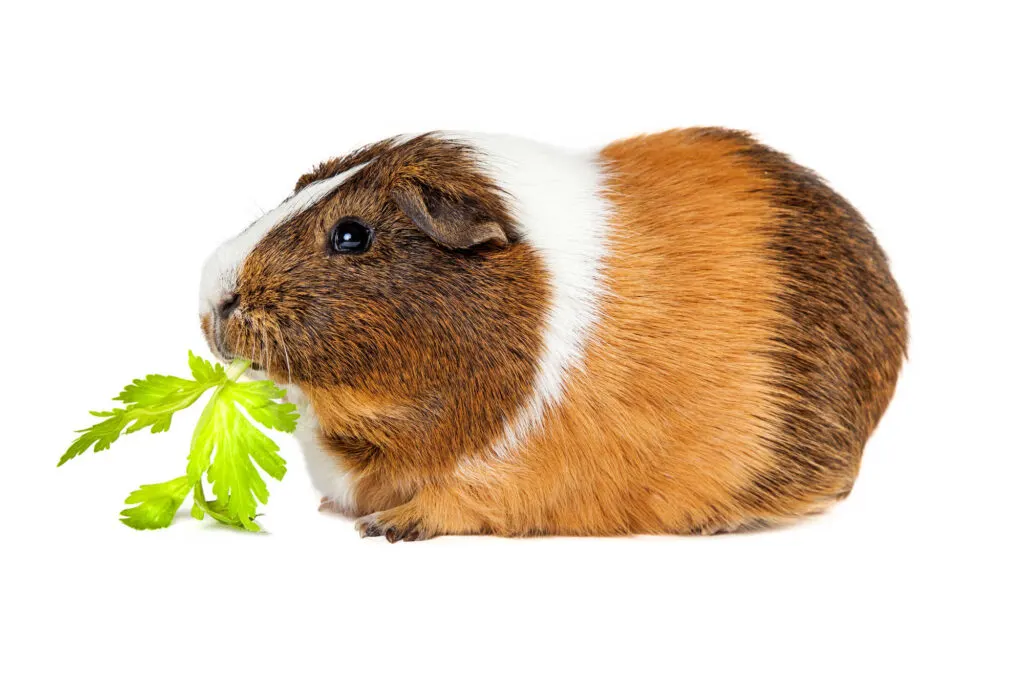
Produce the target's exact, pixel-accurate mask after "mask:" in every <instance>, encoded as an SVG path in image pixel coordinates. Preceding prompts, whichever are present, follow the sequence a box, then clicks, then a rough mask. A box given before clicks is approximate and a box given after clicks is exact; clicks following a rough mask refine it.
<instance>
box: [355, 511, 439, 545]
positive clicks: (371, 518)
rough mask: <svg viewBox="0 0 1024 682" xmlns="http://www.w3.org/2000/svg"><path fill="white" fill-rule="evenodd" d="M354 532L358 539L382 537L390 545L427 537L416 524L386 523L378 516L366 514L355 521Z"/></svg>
mask: <svg viewBox="0 0 1024 682" xmlns="http://www.w3.org/2000/svg"><path fill="white" fill-rule="evenodd" d="M356 530H358V531H359V537H363V538H375V537H379V536H381V535H383V536H384V538H385V539H386V540H387V541H388V542H390V543H395V542H398V541H399V540H404V541H405V542H413V541H415V540H426V539H427V535H426V534H424V533H422V532H421V529H420V527H419V526H418V525H417V524H398V523H392V522H388V521H386V520H384V519H383V518H381V515H380V514H368V515H366V516H363V517H360V518H359V519H358V520H357V521H356Z"/></svg>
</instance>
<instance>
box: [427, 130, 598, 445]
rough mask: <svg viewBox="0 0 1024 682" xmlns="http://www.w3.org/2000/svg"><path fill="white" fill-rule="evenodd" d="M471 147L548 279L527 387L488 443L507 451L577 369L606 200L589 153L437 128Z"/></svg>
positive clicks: (593, 303) (594, 300) (594, 317)
mask: <svg viewBox="0 0 1024 682" xmlns="http://www.w3.org/2000/svg"><path fill="white" fill-rule="evenodd" d="M441 136H442V137H445V138H447V139H451V140H456V141H460V142H464V143H467V144H468V145H469V146H470V147H471V148H473V149H475V150H476V151H477V155H478V160H479V162H480V165H481V170H482V171H483V172H484V173H485V174H486V175H488V176H490V177H491V179H492V180H493V181H494V183H495V184H496V185H497V186H498V187H499V188H500V189H502V190H503V191H504V192H505V193H506V194H507V196H508V204H509V208H510V209H511V212H512V215H513V217H514V218H515V220H516V222H517V226H518V228H519V230H520V233H521V234H522V237H523V239H524V241H526V243H528V244H529V245H530V246H532V247H533V248H534V249H535V250H536V251H537V252H538V254H539V255H540V257H541V262H542V263H543V265H544V268H545V271H546V274H547V276H548V277H549V278H550V284H551V306H550V309H549V310H548V311H547V318H546V320H545V325H544V330H543V337H542V339H543V340H542V343H543V345H542V348H541V357H540V359H539V360H538V363H537V373H536V376H535V378H534V386H533V394H532V395H531V396H530V398H529V399H528V400H527V403H526V404H525V405H524V406H523V407H522V408H521V409H520V412H519V414H518V415H516V417H515V418H513V419H512V420H511V421H510V422H508V423H507V424H506V426H505V434H504V437H503V438H501V440H500V441H499V442H498V443H496V444H494V446H493V449H494V452H495V453H496V454H497V455H498V457H500V458H505V457H509V456H510V455H511V453H512V452H513V451H514V450H515V447H516V445H517V444H519V443H521V442H522V441H523V440H524V439H525V438H526V437H527V436H528V435H529V434H530V433H531V432H532V431H534V430H535V429H536V428H537V427H538V426H539V425H540V423H541V421H542V419H543V416H544V411H545V409H547V408H549V407H551V406H553V405H557V404H558V402H559V401H560V400H561V398H562V395H563V393H564V391H565V384H566V379H567V377H568V374H569V372H570V371H571V370H573V369H579V368H582V365H583V357H584V352H585V347H586V344H587V342H588V341H589V339H590V337H591V335H592V332H593V329H594V326H595V325H596V323H597V321H598V316H599V305H600V300H601V298H602V296H603V295H604V291H605V286H604V281H603V279H602V275H601V270H602V267H603V262H604V259H605V257H606V252H607V241H606V238H607V234H608V232H609V229H608V219H609V216H610V214H611V207H610V205H609V203H608V201H607V200H606V199H605V198H604V195H603V192H604V188H605V183H604V175H603V169H602V166H601V163H600V161H599V159H598V158H597V155H596V154H593V153H577V152H572V151H568V150H563V149H559V148H557V147H551V146H548V145H544V144H540V143H537V142H531V141H529V140H522V139H519V138H515V137H511V136H505V135H482V134H477V133H442V134H441Z"/></svg>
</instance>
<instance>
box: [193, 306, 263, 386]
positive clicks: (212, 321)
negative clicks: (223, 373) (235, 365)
mask: <svg viewBox="0 0 1024 682" xmlns="http://www.w3.org/2000/svg"><path fill="white" fill-rule="evenodd" d="M202 330H203V334H204V335H205V336H206V342H207V344H208V345H209V346H210V350H212V351H213V354H214V355H216V356H217V359H218V360H220V361H221V362H223V363H224V364H225V365H227V364H229V363H231V361H233V360H235V359H236V358H242V359H245V360H248V361H249V371H253V372H262V371H263V363H261V362H258V361H257V360H253V359H252V358H247V357H245V356H244V355H240V354H238V353H233V352H232V351H231V350H229V349H228V347H227V344H226V343H225V340H224V325H223V324H222V323H220V322H219V321H218V320H217V319H216V318H215V317H213V316H210V315H207V316H204V317H203V318H202Z"/></svg>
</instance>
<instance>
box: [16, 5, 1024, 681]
mask: <svg viewBox="0 0 1024 682" xmlns="http://www.w3.org/2000/svg"><path fill="white" fill-rule="evenodd" d="M712 4H714V5H715V7H719V5H718V4H716V3H700V5H699V6H698V7H690V8H687V7H685V6H684V5H683V4H682V3H678V4H676V3H664V5H663V6H658V5H649V6H648V5H645V4H644V3H641V2H636V1H635V0H631V1H630V2H627V3H615V5H616V7H615V9H614V10H608V11H605V10H602V9H600V8H599V7H597V3H588V4H587V5H586V6H583V7H577V8H574V9H568V8H566V9H562V7H561V6H560V5H558V4H557V3H553V2H548V3H543V4H542V5H540V6H538V7H532V6H530V5H529V4H528V3H519V2H515V3H501V4H497V3H486V2H477V3H472V4H471V5H467V6H464V7H456V6H447V5H442V4H440V3H436V2H428V1H423V2H420V3H416V4H415V5H412V6H409V7H401V6H400V5H399V4H398V3H391V2H389V3H373V2H361V3H351V4H348V3H333V4H332V5H329V6H304V5H301V4H297V3H282V4H281V5H279V6H278V7H264V6H260V5H257V4H254V3H246V4H244V5H237V6H230V7H229V6H212V5H207V4H199V5H194V6H193V5H190V4H188V3H181V2H176V3H161V4H160V5H159V6H158V5H157V4H155V3H154V4H150V3H129V4H125V5H122V6H112V5H111V6H107V5H104V6H102V7H100V6H94V3H68V4H67V5H51V4H47V3H4V5H3V9H2V14H0V70H2V71H0V73H2V104H0V119H2V125H0V140H2V147H0V174H2V175H0V187H2V190H3V203H2V222H0V230H2V244H3V247H2V251H0V253H2V259H3V261H2V269H0V277H2V291H3V300H4V304H3V307H4V315H3V318H2V319H3V320H4V322H3V334H2V335H0V343H2V344H3V358H4V373H3V380H4V385H5V387H6V388H5V390H4V392H3V395H2V397H0V400H2V401H3V404H2V414H3V417H2V418H3V447H2V456H3V467H2V473H0V477H2V478H0V480H2V482H3V492H2V496H0V505H2V523H3V530H2V533H0V553H2V555H3V559H2V561H0V573H2V576H0V594H2V603H0V619H2V620H0V625H2V628H3V633H0V650H2V654H0V677H3V678H4V679H7V680H34V679H61V678H63V677H67V676H72V675H73V676H74V678H75V679H88V678H96V679H103V680H112V681H116V680H128V679H132V680H155V679H188V678H190V677H191V678H197V677H199V676H201V675H202V676H206V675H211V676H216V677H220V678H222V679H236V680H243V679H271V680H305V679H350V680H366V679H383V678H390V677H395V678H401V679H420V678H427V679H430V678H434V677H438V678H442V677H443V678H449V677H451V678H465V679H477V680H490V679H502V678H516V679H522V678H524V677H527V678H528V679H593V678H598V679H600V678H618V679H678V678H686V679H696V680H708V679H719V678H723V679H729V678H741V677H742V678H752V677H754V676H756V678H757V679H764V678H767V679H774V678H776V677H779V678H785V679H940V678H943V677H948V678H950V679H983V680H1000V679H1021V675H1022V666H1021V661H1020V648H1019V647H1020V645H1021V635H1022V627H1021V607H1022V599H1021V587H1020V584H1021V583H1020V580H1021V576H1022V566H1021V561H1020V558H1019V551H1020V549H1021V524H1020V520H1021V519H1020V499H1021V473H1022V455H1024V452H1022V449H1024V448H1022V444H1021V443H1022V441H1021V436H1020V431H1021V430H1020V424H1021V415H1022V414H1024V409H1022V408H1024V405H1022V400H1021V392H1020V391H1021V381H1022V378H1024V377H1022V366H1021V365H1022V362H1021V350H1022V342H1021V335H1020V332H1021V294H1022V286H1021V276H1020V274H1019V273H1020V254H1021V247H1022V246H1024V240H1022V237H1021V230H1022V227H1024V226H1022V219H1021V202H1020V197H1021V187H1022V184H1024V183H1022V180H1024V177H1022V176H1024V174H1022V172H1021V160H1022V158H1024V147H1022V144H1021V137H1020V136H1021V123H1022V120H1024V117H1022V110H1021V107H1020V105H1019V102H1018V101H1017V99H1016V98H1017V97H1019V96H1020V90H1021V69H1020V67H1021V64H1022V53H1021V49H1020V40H1021V39H1020V35H1019V29H1020V25H1021V23H1020V20H1019V18H1015V17H1012V16H1010V13H1009V11H1008V10H1009V8H1010V7H1011V6H1012V4H1013V3H1009V2H1007V3H1004V4H1000V5H995V4H993V5H991V6H989V7H987V8H986V7H985V6H984V5H982V4H979V3H964V5H963V7H962V9H959V10H953V9H943V8H941V7H939V6H938V5H939V3H927V4H922V5H920V6H916V7H914V6H901V5H899V4H893V3H886V4H885V5H884V6H880V7H877V8H872V7H870V6H869V5H868V4H866V3H850V4H849V9H844V10H838V9H828V8H830V7H832V6H833V5H834V3H815V4H812V5H807V6H804V7H788V8H786V9H782V8H780V7H779V6H778V5H777V4H776V3H762V4H763V5H764V6H765V7H767V6H771V9H766V8H765V7H760V8H758V7H757V6H749V7H743V6H728V7H725V6H722V7H721V8H720V9H714V10H710V9H708V7H709V6H710V5H712ZM158 7H159V8H158ZM708 124H710V125H724V126H730V127H737V128H744V129H749V130H751V131H753V132H755V133H756V134H757V135H758V136H760V138H761V139H762V140H764V141H766V142H767V143H769V144H771V145H773V146H775V147H777V148H779V149H782V150H783V151H786V152H788V153H790V154H792V155H793V157H794V158H795V159H796V160H797V161H799V162H801V163H803V164H805V165H808V166H810V167H812V168H815V169H816V170H818V171H819V172H820V173H822V174H823V175H824V177H825V178H827V179H828V180H829V181H830V182H831V183H832V184H833V185H834V186H835V187H836V188H838V189H839V191H840V192H842V193H843V194H844V195H845V196H846V197H847V198H849V199H850V200H851V201H852V202H853V203H854V205H856V206H857V207H859V208H860V210H861V211H862V212H863V213H864V214H865V216H866V217H867V218H868V220H869V221H870V222H871V223H872V224H873V226H874V228H875V230H876V232H877V234H878V237H879V239H880V241H881V243H882V244H883V246H884V247H885V248H886V250H887V251H888V253H889V255H890V257H891V260H892V267H893V270H894V272H895V275H896V277H897V279H898V281H899V282H900V284H901V286H902V287H903V290H904V292H905V294H906V297H907V300H908V303H909V306H910V311H911V324H912V327H911V331H912V347H911V359H910V363H909V364H908V365H907V366H906V370H905V372H904V374H903V377H902V380H901V383H900V386H899V390H898V392H897V395H896V398H895V400H894V402H893V403H892V406H891V408H890V409H889V412H888V413H887V415H886V417H885V419H884V421H883V422H882V424H881V427H880V428H879V429H878V431H877V434H876V435H875V437H874V439H873V440H872V441H871V443H870V444H869V446H868V449H867V453H866V457H865V460H864V466H863V473H862V475H861V478H860V480H859V482H858V484H857V487H856V488H855V490H854V493H853V495H852V496H851V497H850V498H849V500H848V501H846V502H845V503H843V504H841V505H840V506H839V507H837V508H836V509H835V510H834V511H833V512H831V513H829V514H827V515H825V516H823V517H821V518H818V519H814V520H811V521H808V522H806V523H803V524H800V525H798V526H796V527H793V528H788V529H785V530H777V531H772V532H763V533H756V534H747V535H736V536H725V537H713V538H678V537H669V538H626V539H560V538H554V539H533V540H502V539H495V538H441V539H436V540H432V541H430V542H424V543H412V544H399V545H395V546H390V545H388V544H387V543H385V542H383V541H381V540H380V539H375V540H370V539H367V540H360V539H359V538H358V535H357V534H356V533H355V532H354V530H353V529H352V524H351V522H350V521H347V520H345V519H342V518H340V517H332V516H328V515H323V514H318V513H317V511H316V507H317V501H318V500H317V497H316V495H315V493H314V492H313V491H312V489H311V487H310V485H309V481H308V478H307V476H306V473H305V471H304V470H303V464H302V459H301V456H300V455H299V452H298V449H297V448H296V446H295V444H294V443H293V442H292V441H291V440H290V439H288V438H285V439H284V446H283V447H284V454H285V456H286V458H287V459H288V461H289V463H290V467H291V469H290V472H289V474H288V476H287V478H286V479H285V480H284V482H283V483H281V484H278V485H276V486H274V487H273V488H272V497H271V502H270V505H269V507H268V508H267V512H268V515H267V516H266V517H265V525H266V526H267V528H268V529H269V530H270V533H269V534H266V535H245V534H241V533H236V532H231V531H228V530H225V529H222V528H218V527H216V526H214V525H211V524H209V523H206V524H199V523H196V522H194V521H192V520H191V519H187V518H186V519H183V520H181V521H180V522H179V523H177V524H176V525H175V526H173V527H172V528H171V529H169V530H166V531H156V532H148V533H139V532H136V531H132V530H130V529H128V528H126V527H124V526H122V525H121V524H120V523H118V521H117V514H118V511H119V510H120V509H121V508H122V506H123V505H122V504H121V501H122V499H123V498H124V496H125V495H126V494H127V493H128V492H129V491H131V490H132V489H134V488H135V487H136V486H137V485H138V484H140V483H143V482H152V481H160V480H165V479H167V478H171V477H173V476H176V475H178V473H179V472H180V471H181V470H182V467H183V465H184V456H185V451H186V448H187V443H188V438H189V433H190V430H191V425H192V423H193V422H194V419H195V414H192V415H185V416H184V417H183V418H179V419H178V420H177V421H176V423H175V426H174V428H173V429H172V431H171V432H170V433H169V434H163V435H160V436H150V435H148V434H139V435H134V436H130V437H127V438H125V439H123V440H122V441H120V442H119V443H117V444H116V445H115V447H114V449H113V450H111V451H109V452H105V453H100V454H92V453H89V454H88V455H86V456H83V457H82V458H81V459H80V460H77V461H75V462H73V463H71V464H70V465H68V466H67V467H65V468H62V469H60V470H59V471H58V470H57V469H55V468H54V464H55V463H56V460H57V457H58V456H59V454H60V453H61V452H62V451H63V449H64V448H65V447H66V445H67V444H68V443H69V442H70V440H71V438H72V429H74V428H80V427H82V426H84V425H86V424H88V423H89V417H88V415H87V414H86V410H87V409H90V408H91V409H101V408H105V407H107V406H108V405H109V400H108V399H109V398H110V397H111V396H113V395H114V394H115V393H117V391H118V390H119V389H120V387H121V386H122V385H123V384H124V383H126V382H127V381H128V380H130V379H132V378H133V377H135V376H139V375H141V374H144V373H147V372H167V373H181V372H184V371H185V354H186V351H187V350H188V349H189V348H192V349H195V350H197V351H205V346H204V344H203V342H202V339H201V336H200V334H199V330H198V324H197V319H196V299H197V287H198V279H199V270H200V266H201V264H202V261H203V259H204V258H205V256H206V255H207V253H208V252H209V251H210V250H211V249H213V248H214V247H215V246H216V245H217V244H218V243H219V242H220V241H221V240H223V239H224V238H226V237H228V236H231V235H233V234H235V233H237V232H238V231H240V230H241V229H242V228H243V227H244V226H245V225H247V224H248V223H249V222H250V221H251V220H252V219H254V218H255V217H256V216H257V215H258V214H259V212H260V210H267V209H269V208H271V207H273V206H274V205H275V204H276V203H277V202H278V201H280V200H281V199H282V198H283V197H284V196H285V195H286V194H288V193H289V191H290V188H291V186H292V184H293V183H294V181H295V179H296V178H297V176H298V175H299V174H301V173H302V172H304V171H305V170H307V169H309V168H310V167H311V166H312V165H313V164H315V163H316V162H318V161H320V160H323V159H325V158H327V157H329V156H332V155H337V154H340V153H344V152H345V151H347V150H349V149H350V148H351V147H353V146H356V145H360V144H362V143H365V142H370V141H374V140H377V139H379V138H382V137H385V136H389V135H392V134H395V133H400V132H414V131H424V130H429V129H434V128H462V129H473V130H486V131H501V132H510V133H516V134H520V135H525V136H530V137H534V138H538V139H541V140H545V141H548V142H554V143H557V144H562V145H566V146H581V147H586V146H599V145H602V144H604V143H607V142H609V141H611V140H613V139H615V138H617V137H622V136H626V135H630V134H633V133H638V132H645V131H647V132H653V131H658V130H661V129H664V128H668V127H674V126H689V125H708Z"/></svg>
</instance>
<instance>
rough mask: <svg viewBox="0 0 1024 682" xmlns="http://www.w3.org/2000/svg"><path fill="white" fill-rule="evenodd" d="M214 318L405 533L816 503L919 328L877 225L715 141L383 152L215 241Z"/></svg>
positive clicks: (389, 144)
mask: <svg viewBox="0 0 1024 682" xmlns="http://www.w3.org/2000/svg"><path fill="white" fill-rule="evenodd" d="M200 306H201V325H202V329H203V332H204V334H205V336H206V338H207V340H208V342H209V344H210V346H211V348H212V349H213V350H214V352H215V353H216V354H217V355H218V356H219V357H220V358H221V359H223V360H225V361H226V360H229V359H231V358H233V357H238V356H241V357H245V358H249V359H251V360H252V361H253V365H252V367H253V370H254V371H255V372H257V375H258V376H268V377H270V378H271V379H273V380H274V381H276V382H278V383H279V384H281V385H282V386H286V387H287V390H288V395H289V398H290V399H291V400H292V401H293V402H295V403H296V404H297V405H298V407H299V411H300V415H301V417H300V421H299V430H298V438H299V440H300V442H301V447H302V450H303V453H304V456H305V458H306V462H307V465H308V470H309V472H310V475H311V477H312V480H313V483H314V485H315V487H316V488H317V489H318V490H319V491H320V493H321V494H322V495H323V500H322V507H321V508H328V509H332V510H335V511H339V512H342V513H344V514H346V515H349V516H351V517H354V518H356V519H357V520H356V527H357V529H358V530H359V532H360V533H361V534H362V535H363V536H379V535H383V536H385V537H386V538H387V539H388V540H390V541H392V542H394V541H397V540H423V539H426V538H431V537H435V536H439V535H446V534H496V535H503V536H524V535H538V534H559V535H615V534H634V533H637V534H640V533H643V534H670V533H678V534H711V533H718V532H725V531H733V530H737V529H749V528H755V527H762V526H765V525H775V524H781V523H784V522H787V521H789V520H792V519H796V518H798V517H801V516H803V515H807V514H811V513H815V512H819V511H821V510H823V509H825V508H826V507H828V506H829V505H830V504H831V503H833V502H834V501H836V500H840V499H842V498H844V497H845V496H846V495H848V494H849V493H850V490H851V488H852V486H853V483H854V480H855V479H856V477H857V472H858V469H859V466H860V460H861V454H862V451H863V449H864V445H865V442H866V441H867V439H868V437H869V435H870V434H871V432H872V431H873V429H874V428H875V426H876V425H877V423H878V421H879V419H880V418H881V416H882V413H883V412H884V411H885V409H886V406H887V405H888V403H889V400H890V398H891V396H892V394H893V391H894V389H895V385H896V379H897V375H898V373H899V370H900V366H901V363H902V360H903V357H904V355H905V352H906V344H907V326H906V308H905V305H904V302H903V299H902V297H901V295H900V292H899V289H898V288H897V286H896V283H895V282H894V280H893V277H892V275H891V274H890V271H889V267H888V263H887V260H886V257H885V255H884V254H883V252H882V250H881V249H880V248H879V246H878V244H877V243H876V241H875V239H874V237H873V236H872V234H871V232H870V230H869V228H868V226H867V224H866V223H865V221H864V219H863V218H862V217H861V215H860V214H859V213H858V212H857V211H856V210H855V209H854V208H853V207H852V206H851V205H850V204H849V203H847V202H846V201H845V200H844V199H843V198H842V197H840V196H839V195H838V194H836V192H834V191H833V190H832V189H830V188H829V187H828V186H827V185H826V184H825V183H824V182H823V181H822V180H821V179H820V178H818V176H816V175H815V174H814V173H813V172H811V171H810V170H807V169H806V168H803V167H801V166H799V165H797V164H796V163H794V162H793V161H791V160H790V159H789V158H788V157H787V156H785V155H783V154H781V153H779V152H776V151H774V150H772V149H770V148H768V147H766V146H764V145H762V144H760V143H758V142H757V141H756V140H754V139H753V138H752V137H751V136H750V135H748V134H746V133H742V132H736V131H731V130H724V129H719V128H692V129H687V130H670V131H667V132H663V133H659V134H654V135H644V136H640V137H633V138H630V139H625V140H621V141H618V142H614V143H612V144H609V145H608V146H606V147H604V148H602V149H600V150H599V151H589V152H575V151H567V150H562V149H559V148H555V147H550V146H546V145H543V144H538V143H535V142H530V141H527V140H522V139H517V138H514V137H506V136H499V135H483V134H472V133H448V132H435V133H428V134H424V135H419V136H404V137H395V138H391V139H387V140H384V141H381V142H377V143H375V144H372V145H369V146H366V147H363V148H361V149H359V150H357V151H355V152H353V153H351V154H349V155H347V156H344V157H341V158H334V159H331V160H329V161H327V162H325V163H323V164H321V165H320V166H319V167H317V168H316V169H315V170H313V171H312V172H310V173H307V174H305V175H303V176H302V177H300V178H299V180H298V183H297V184H296V186H295V190H294V193H293V194H292V195H291V196H290V197H289V198H288V199H286V200H285V201H284V203H282V204H281V205H280V206H278V207H277V208H275V209H273V210H272V211H270V212H269V213H267V214H265V215H263V216H262V217H261V218H259V219H258V220H257V221H256V222H254V223H253V224H252V225H250V226H249V228H248V229H246V230H245V231H244V232H242V233H241V234H240V235H239V236H237V237H235V238H234V239H232V240H230V241H228V242H227V243H226V244H224V245H223V246H221V247H220V248H219V249H218V250H217V251H215V252H214V254H213V255H212V256H211V257H210V259H209V260H208V262H207V264H206V266H205V268H204V272H203V278H202V285H201V295H200Z"/></svg>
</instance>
